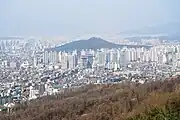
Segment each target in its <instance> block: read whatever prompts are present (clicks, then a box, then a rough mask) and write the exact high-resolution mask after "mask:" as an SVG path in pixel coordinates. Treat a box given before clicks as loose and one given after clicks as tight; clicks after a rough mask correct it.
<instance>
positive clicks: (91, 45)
mask: <svg viewBox="0 0 180 120" xmlns="http://www.w3.org/2000/svg"><path fill="white" fill-rule="evenodd" d="M124 46H127V47H131V48H135V47H150V46H146V45H120V44H115V43H111V42H108V41H106V40H103V39H101V38H97V37H92V38H90V39H88V40H78V41H73V42H70V43H67V44H65V45H61V46H58V47H55V48H53V49H54V50H56V51H73V50H82V49H101V48H122V47H124Z"/></svg>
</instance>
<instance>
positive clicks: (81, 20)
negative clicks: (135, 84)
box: [0, 0, 180, 39]
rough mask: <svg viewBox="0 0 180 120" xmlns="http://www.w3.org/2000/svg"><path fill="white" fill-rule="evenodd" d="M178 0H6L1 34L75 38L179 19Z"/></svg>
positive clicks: (2, 7)
mask: <svg viewBox="0 0 180 120" xmlns="http://www.w3.org/2000/svg"><path fill="white" fill-rule="evenodd" d="M179 5H180V1H179V0H146V1H144V0H75V1H72V0H13V1H12V0H5V1H1V2H0V36H41V37H42V36H44V37H60V38H62V39H72V38H75V37H83V36H88V37H89V36H93V35H94V36H103V35H106V36H108V35H115V34H117V33H119V32H123V31H126V30H133V29H139V28H143V27H147V26H153V25H159V24H167V23H173V22H179V14H180V8H179Z"/></svg>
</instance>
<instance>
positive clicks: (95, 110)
mask: <svg viewBox="0 0 180 120" xmlns="http://www.w3.org/2000/svg"><path fill="white" fill-rule="evenodd" d="M179 110H180V77H179V76H177V77H174V78H169V79H167V80H165V81H155V82H148V83H145V84H137V83H131V82H125V83H120V84H113V85H112V84H107V85H88V86H86V87H81V88H79V89H69V90H65V91H64V93H62V94H60V95H55V96H46V97H43V98H40V99H37V100H34V101H31V102H30V103H29V104H23V105H20V106H16V108H15V109H14V112H13V113H10V114H5V113H4V114H2V115H0V120H180V111H179Z"/></svg>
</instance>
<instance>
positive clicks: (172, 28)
mask: <svg viewBox="0 0 180 120" xmlns="http://www.w3.org/2000/svg"><path fill="white" fill-rule="evenodd" d="M177 34H180V22H174V23H167V24H161V25H156V26H150V27H145V28H141V29H136V30H130V31H124V32H120V33H119V34H118V35H125V36H135V35H168V36H169V35H177Z"/></svg>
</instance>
